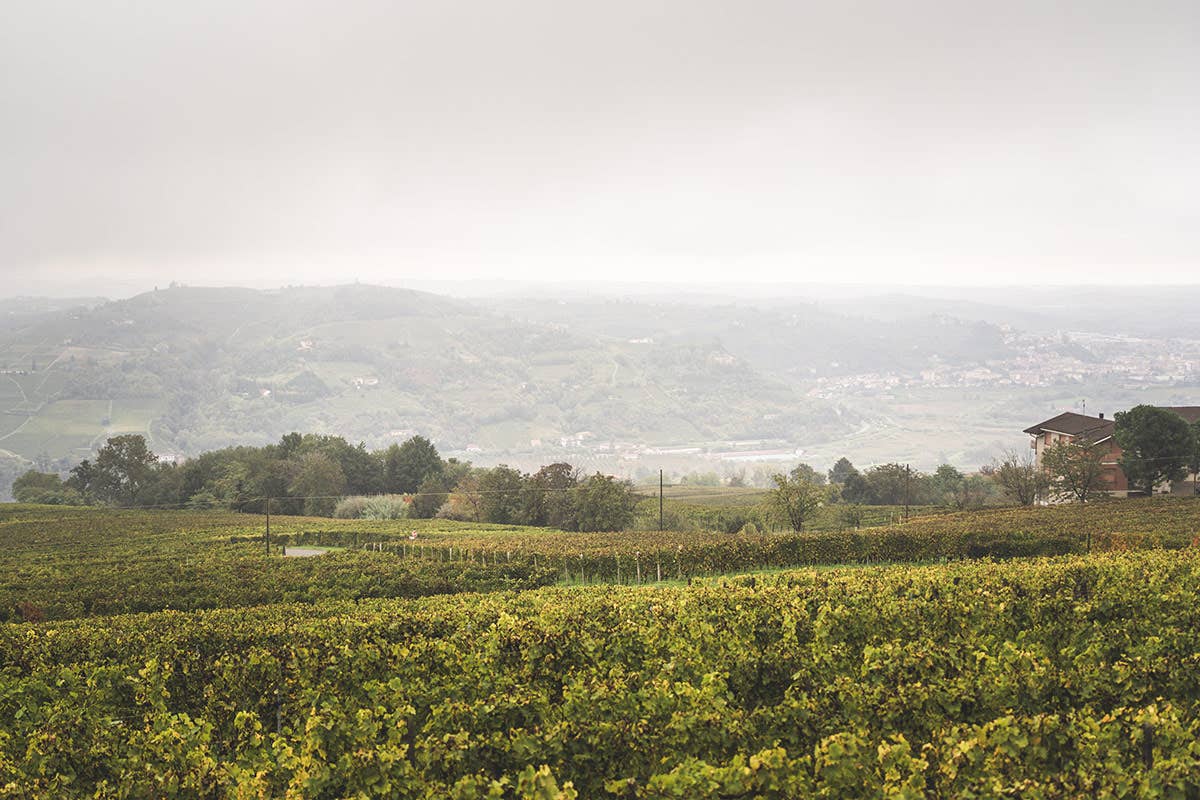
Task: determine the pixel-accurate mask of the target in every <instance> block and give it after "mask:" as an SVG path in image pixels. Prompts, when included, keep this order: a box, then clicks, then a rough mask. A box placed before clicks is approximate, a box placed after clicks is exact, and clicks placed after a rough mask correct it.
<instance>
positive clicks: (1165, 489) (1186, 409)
mask: <svg viewBox="0 0 1200 800" xmlns="http://www.w3.org/2000/svg"><path fill="white" fill-rule="evenodd" d="M1163 408H1164V409H1165V410H1167V411H1174V412H1175V413H1176V414H1178V415H1179V416H1181V417H1183V418H1184V419H1185V420H1187V421H1188V422H1189V423H1191V422H1195V421H1196V420H1197V419H1200V406H1163ZM1115 427H1116V424H1115V423H1114V422H1113V421H1112V420H1111V419H1105V418H1104V415H1103V414H1101V415H1100V416H1098V417H1089V416H1086V415H1084V414H1076V413H1074V412H1072V411H1067V412H1066V413H1063V414H1059V415H1058V416H1057V417H1051V418H1050V419H1048V420H1046V421H1045V422H1039V423H1038V424H1037V425H1034V426H1032V427H1030V428H1026V429H1025V433H1028V434H1029V435H1030V436H1032V437H1033V440H1032V441H1031V442H1030V443H1029V446H1030V447H1031V448H1033V450H1034V452H1035V454H1036V459H1037V464H1038V466H1041V464H1042V453H1044V452H1045V451H1046V448H1047V447H1049V446H1051V445H1053V444H1057V443H1059V442H1064V441H1066V442H1070V441H1075V440H1076V439H1080V438H1087V439H1090V440H1091V441H1092V442H1094V443H1095V444H1097V445H1104V446H1105V448H1106V449H1104V450H1103V453H1104V454H1103V458H1102V459H1101V463H1102V464H1103V465H1104V472H1103V473H1102V474H1101V477H1100V479H1101V480H1102V481H1103V482H1104V487H1105V489H1104V490H1105V491H1106V492H1107V493H1108V494H1110V495H1112V496H1114V497H1128V496H1129V494H1130V489H1129V481H1127V480H1126V479H1125V473H1124V472H1123V471H1122V470H1121V467H1120V466H1118V465H1117V460H1118V459H1119V458H1120V457H1121V447H1120V446H1119V445H1118V444H1117V442H1116V440H1115V439H1113V430H1114V428H1115ZM1194 486H1195V476H1189V477H1188V478H1187V479H1186V480H1184V481H1180V482H1179V483H1176V484H1175V485H1174V486H1170V485H1164V486H1162V487H1160V488H1159V492H1160V493H1162V494H1169V493H1172V492H1174V493H1177V494H1185V493H1186V494H1192V493H1193V491H1194ZM1134 493H1135V494H1137V493H1138V492H1136V490H1135V492H1134Z"/></svg>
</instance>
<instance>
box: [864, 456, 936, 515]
mask: <svg viewBox="0 0 1200 800" xmlns="http://www.w3.org/2000/svg"><path fill="white" fill-rule="evenodd" d="M863 477H864V478H866V481H867V484H868V485H869V486H870V487H871V498H872V500H873V502H876V503H881V504H883V505H893V506H898V505H903V504H904V503H908V504H910V505H917V504H919V503H920V502H921V501H922V500H924V499H927V498H926V497H924V496H923V495H925V492H924V491H922V490H923V489H924V488H925V483H926V482H925V477H926V476H924V475H922V474H921V473H920V472H917V471H916V470H912V469H909V468H908V467H907V466H906V465H904V464H894V463H893V464H880V465H879V466H876V467H871V468H870V469H869V470H867V471H866V472H865V473H863Z"/></svg>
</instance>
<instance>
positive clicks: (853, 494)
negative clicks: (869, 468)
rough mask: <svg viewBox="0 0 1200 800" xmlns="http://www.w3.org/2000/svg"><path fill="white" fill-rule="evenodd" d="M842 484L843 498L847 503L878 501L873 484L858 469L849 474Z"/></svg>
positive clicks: (871, 502)
mask: <svg viewBox="0 0 1200 800" xmlns="http://www.w3.org/2000/svg"><path fill="white" fill-rule="evenodd" d="M840 486H841V487H842V490H841V498H842V500H844V501H845V502H847V503H860V504H865V505H872V504H874V503H877V502H878V500H877V499H876V498H875V492H874V490H873V489H872V487H871V484H870V483H869V482H868V481H867V479H866V478H865V477H863V475H862V473H861V472H859V471H858V470H854V472H852V473H850V474H849V475H847V476H846V479H845V480H844V481H843V482H842V483H841V484H840Z"/></svg>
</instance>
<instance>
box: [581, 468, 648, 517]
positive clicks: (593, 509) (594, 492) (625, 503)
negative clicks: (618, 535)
mask: <svg viewBox="0 0 1200 800" xmlns="http://www.w3.org/2000/svg"><path fill="white" fill-rule="evenodd" d="M636 503H637V498H636V497H634V494H633V486H632V485H631V484H630V483H629V481H621V480H617V479H616V478H614V477H613V476H611V475H602V474H600V473H599V472H597V473H596V474H595V475H592V476H591V477H589V478H585V479H584V480H583V481H581V482H580V484H579V488H578V489H577V490H576V491H575V524H576V527H577V529H578V530H581V531H588V532H592V531H621V530H625V529H626V528H628V527H629V526H630V525H631V524H632V523H633V509H634V506H635V505H636Z"/></svg>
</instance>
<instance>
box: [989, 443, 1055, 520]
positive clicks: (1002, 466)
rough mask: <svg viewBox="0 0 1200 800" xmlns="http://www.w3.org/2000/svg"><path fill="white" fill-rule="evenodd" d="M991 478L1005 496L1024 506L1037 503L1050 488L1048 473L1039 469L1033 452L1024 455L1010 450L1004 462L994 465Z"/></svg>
mask: <svg viewBox="0 0 1200 800" xmlns="http://www.w3.org/2000/svg"><path fill="white" fill-rule="evenodd" d="M989 477H990V478H991V479H992V480H993V481H995V482H996V484H997V485H998V486H999V487H1000V488H1001V489H1002V490H1003V491H1004V494H1005V496H1007V497H1008V498H1009V499H1010V500H1015V501H1016V502H1018V503H1020V504H1021V505H1023V506H1031V505H1033V504H1034V503H1036V502H1037V501H1038V499H1039V498H1040V497H1042V496H1043V495H1045V494H1046V489H1047V488H1048V480H1047V476H1046V471H1045V470H1044V469H1039V468H1038V465H1037V462H1036V461H1035V459H1034V457H1033V451H1031V450H1030V451H1026V453H1025V454H1024V455H1019V454H1017V453H1016V452H1015V451H1012V450H1009V451H1008V452H1007V453H1005V454H1004V458H1003V459H1002V460H1000V461H998V462H995V463H993V464H992V467H991V470H990V474H989Z"/></svg>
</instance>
